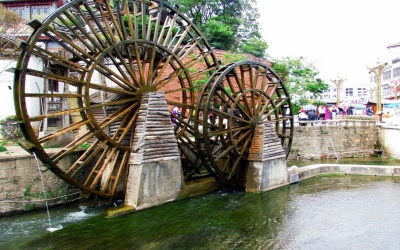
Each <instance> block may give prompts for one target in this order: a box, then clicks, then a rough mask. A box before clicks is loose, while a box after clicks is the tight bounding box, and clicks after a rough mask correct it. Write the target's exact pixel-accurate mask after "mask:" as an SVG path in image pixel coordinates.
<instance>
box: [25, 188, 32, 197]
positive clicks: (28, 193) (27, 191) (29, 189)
mask: <svg viewBox="0 0 400 250" xmlns="http://www.w3.org/2000/svg"><path fill="white" fill-rule="evenodd" d="M31 188H32V185H27V186H25V187H24V199H25V200H30V199H31Z"/></svg>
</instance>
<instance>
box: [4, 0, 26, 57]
mask: <svg viewBox="0 0 400 250" xmlns="http://www.w3.org/2000/svg"><path fill="white" fill-rule="evenodd" d="M25 30H27V26H26V25H25V22H24V19H23V18H22V17H21V16H20V15H19V14H17V13H14V12H12V11H10V10H8V9H7V8H6V7H4V6H3V5H2V4H0V54H1V55H15V54H17V53H18V51H16V48H15V44H14V43H13V40H15V39H16V37H17V36H18V35H19V34H20V33H21V32H23V31H25Z"/></svg>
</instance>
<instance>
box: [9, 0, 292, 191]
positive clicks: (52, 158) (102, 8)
mask: <svg viewBox="0 0 400 250" xmlns="http://www.w3.org/2000/svg"><path fill="white" fill-rule="evenodd" d="M30 26H31V27H32V28H33V29H34V31H33V33H32V35H31V36H30V37H29V39H28V40H27V41H26V42H23V43H21V49H22V52H21V56H20V58H19V60H18V63H17V66H16V70H15V82H14V91H15V92H14V99H15V108H16V115H17V118H18V120H19V121H20V122H19V123H20V126H21V129H22V131H23V134H24V136H25V140H24V141H21V146H22V147H24V148H25V149H26V150H28V151H29V152H31V153H34V154H35V155H36V156H37V157H38V158H39V159H40V160H41V162H42V163H43V165H44V166H46V167H47V168H48V169H50V170H51V171H52V172H54V173H55V174H56V175H57V176H59V177H60V178H62V179H64V180H65V181H67V182H69V183H71V184H73V185H75V186H77V187H79V188H81V189H82V190H85V191H87V192H89V193H93V194H96V195H99V196H102V197H115V196H117V195H118V194H121V193H123V192H124V191H125V186H126V183H125V177H126V175H127V169H128V168H127V165H128V164H129V158H130V153H131V147H132V140H133V134H134V133H135V126H134V125H135V121H136V119H137V116H138V109H139V106H140V101H141V96H142V94H143V93H145V92H151V91H162V92H164V93H165V96H166V99H167V104H168V105H169V109H170V111H171V119H172V120H173V121H175V124H176V125H175V126H174V131H175V135H176V139H177V142H178V145H179V148H180V151H181V158H182V166H183V173H184V176H185V179H186V180H190V179H193V178H198V177H201V176H204V175H212V176H214V177H216V178H219V179H221V180H223V181H225V182H226V183H230V184H234V185H236V184H235V181H234V180H235V179H239V177H238V176H240V175H241V174H242V172H243V168H242V167H239V165H240V164H241V162H242V161H245V160H246V154H247V150H248V149H247V148H248V147H249V146H250V144H251V136H252V132H251V131H252V130H251V129H252V128H253V125H254V124H255V122H257V121H259V120H265V119H268V120H271V121H273V122H275V123H276V128H277V133H278V135H279V136H280V137H281V139H282V145H283V146H284V148H286V149H287V150H288V149H289V148H290V145H291V139H292V128H293V119H292V117H290V118H284V108H289V109H290V101H289V97H288V95H287V93H286V92H285V90H284V88H283V86H282V84H281V82H280V81H279V80H278V78H277V76H276V74H274V73H273V72H272V70H271V69H270V68H269V67H267V66H265V65H263V64H258V63H253V62H247V63H243V64H233V65H229V66H226V67H223V68H221V69H220V67H221V66H220V65H219V62H218V61H217V59H216V56H215V55H214V53H213V50H212V48H211V47H210V45H209V44H208V42H207V41H206V39H205V38H204V37H203V35H202V34H201V33H200V31H199V30H198V29H197V28H196V27H195V26H194V25H193V23H192V22H191V21H190V20H189V19H187V18H186V17H184V16H183V15H182V14H180V13H179V10H178V9H177V8H175V7H171V6H170V5H168V4H165V3H164V2H163V1H161V0H153V1H148V0H121V1H108V0H94V1H84V0H75V1H71V2H69V3H68V4H66V5H64V6H62V7H61V8H60V9H58V10H57V11H56V12H54V13H53V14H51V15H50V16H48V17H47V18H46V19H45V20H43V22H38V21H33V22H31V23H30ZM43 39H45V40H47V41H50V43H48V47H47V48H43V43H42V40H43ZM52 48H53V49H52ZM214 73H215V74H214ZM232 76H234V77H233V78H232ZM207 79H210V80H209V82H208V83H207V84H206V86H205V87H204V90H203V91H202V92H201V89H203V86H204V85H201V84H200V83H204V82H205V81H206V80H207ZM224 79H226V81H227V85H226V83H225V82H226V81H225V80H224ZM259 79H262V80H259ZM247 81H249V82H247ZM227 88H229V89H230V90H228V89H227ZM173 107H178V109H179V111H180V113H181V114H180V115H175V114H174V113H173V112H172V109H173ZM204 107H206V108H204ZM229 110H230V111H229ZM232 112H236V113H235V115H233V114H234V113H232ZM209 114H213V115H214V116H213V120H212V121H211V122H208V120H207V116H208V115H209ZM285 119H287V121H286V120H285ZM203 133H204V134H203ZM49 148H50V149H49ZM231 154H232V155H231ZM71 155H76V157H75V158H73V157H70V156H71ZM67 159H68V160H69V161H71V162H67V163H66V165H67V166H68V167H66V168H63V167H62V164H61V162H63V161H66V160H67ZM224 161H225V165H224V167H222V166H221V164H222V162H224ZM227 164H233V165H232V166H231V167H228V168H227ZM64 165H65V164H64Z"/></svg>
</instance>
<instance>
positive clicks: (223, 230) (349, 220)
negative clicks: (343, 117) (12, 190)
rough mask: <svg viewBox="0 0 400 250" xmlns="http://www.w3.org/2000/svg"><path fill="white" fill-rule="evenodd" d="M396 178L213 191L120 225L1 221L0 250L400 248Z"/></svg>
mask: <svg viewBox="0 0 400 250" xmlns="http://www.w3.org/2000/svg"><path fill="white" fill-rule="evenodd" d="M399 194H400V178H399V177H396V178H393V177H373V176H344V177H338V176H334V175H332V176H320V177H315V178H312V179H309V180H306V181H302V182H301V183H298V184H294V185H290V186H285V187H282V188H279V189H276V190H272V191H269V192H265V193H258V194H253V193H244V192H218V193H213V194H208V195H204V196H201V197H197V198H193V199H187V200H182V201H177V202H172V203H168V204H166V205H162V206H159V207H155V208H151V209H147V210H143V211H139V212H136V213H133V214H129V215H126V216H123V217H119V218H111V219H109V218H105V217H104V215H102V214H99V211H97V210H84V211H82V210H80V209H79V208H78V206H75V207H72V208H62V209H52V210H51V211H50V213H51V215H52V218H53V219H54V224H58V223H60V224H62V226H63V229H61V230H58V231H55V232H53V233H49V232H47V231H46V227H47V226H48V224H47V214H46V212H45V211H44V212H41V213H32V214H29V215H20V216H13V217H8V218H1V219H0V233H1V235H3V238H4V239H5V240H4V241H3V240H2V241H1V242H0V249H400V237H398V236H399V235H400V227H399V226H398V225H400V213H398V211H399V207H400V199H399V198H398V197H399Z"/></svg>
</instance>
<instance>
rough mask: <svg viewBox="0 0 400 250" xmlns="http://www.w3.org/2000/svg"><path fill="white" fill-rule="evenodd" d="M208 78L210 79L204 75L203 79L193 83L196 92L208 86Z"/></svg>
mask: <svg viewBox="0 0 400 250" xmlns="http://www.w3.org/2000/svg"><path fill="white" fill-rule="evenodd" d="M208 78H209V77H207V76H204V75H203V77H202V78H201V79H199V80H194V81H193V86H194V90H195V91H196V92H197V91H200V90H201V89H202V88H203V86H204V84H206V83H207V82H208Z"/></svg>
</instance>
